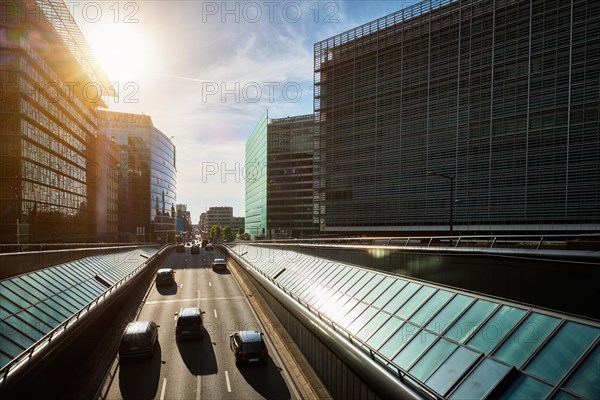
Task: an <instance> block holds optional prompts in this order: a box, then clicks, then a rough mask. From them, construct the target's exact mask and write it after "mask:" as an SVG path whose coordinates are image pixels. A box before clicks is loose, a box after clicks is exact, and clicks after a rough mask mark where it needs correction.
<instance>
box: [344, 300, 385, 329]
mask: <svg viewBox="0 0 600 400" xmlns="http://www.w3.org/2000/svg"><path fill="white" fill-rule="evenodd" d="M363 306H364V307H365V308H364V311H363V312H362V313H361V314H360V315H358V317H356V319H355V320H354V321H352V323H351V324H350V326H349V327H348V330H349V331H350V332H352V333H354V334H356V333H358V331H360V330H361V329H362V328H363V327H364V326H365V324H366V323H367V322H369V321H370V320H371V318H373V316H374V315H375V314H377V312H379V310H378V309H376V308H374V307H370V306H367V305H366V304H365V303H360V305H359V307H363ZM357 308H358V307H357Z"/></svg>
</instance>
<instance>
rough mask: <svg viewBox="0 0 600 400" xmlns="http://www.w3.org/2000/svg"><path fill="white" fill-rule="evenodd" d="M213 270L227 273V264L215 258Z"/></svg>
mask: <svg viewBox="0 0 600 400" xmlns="http://www.w3.org/2000/svg"><path fill="white" fill-rule="evenodd" d="M212 269H213V271H226V270H227V263H225V260H224V259H222V258H215V259H214V260H213V262H212Z"/></svg>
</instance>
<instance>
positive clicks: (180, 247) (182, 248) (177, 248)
mask: <svg viewBox="0 0 600 400" xmlns="http://www.w3.org/2000/svg"><path fill="white" fill-rule="evenodd" d="M175 251H176V252H177V253H185V246H184V245H183V243H177V245H176V246H175Z"/></svg>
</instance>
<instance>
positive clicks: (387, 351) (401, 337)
mask: <svg viewBox="0 0 600 400" xmlns="http://www.w3.org/2000/svg"><path fill="white" fill-rule="evenodd" d="M418 332H419V328H417V327H416V326H414V325H411V324H404V325H402V327H401V328H400V329H398V330H397V331H396V333H394V335H393V336H392V337H390V338H389V339H388V340H387V341H386V342H385V343H384V344H383V346H381V348H380V349H379V352H380V353H381V354H383V355H384V356H386V357H387V358H389V359H392V358H393V357H394V356H395V355H396V353H398V350H400V349H401V348H403V347H404V346H405V345H406V344H407V343H408V342H409V341H410V340H411V339H412V338H413V336H414V335H415V334H416V333H418Z"/></svg>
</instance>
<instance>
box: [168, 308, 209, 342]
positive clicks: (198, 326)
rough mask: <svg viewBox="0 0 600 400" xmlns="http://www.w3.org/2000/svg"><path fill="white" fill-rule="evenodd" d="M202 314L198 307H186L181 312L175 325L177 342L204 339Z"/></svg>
mask: <svg viewBox="0 0 600 400" xmlns="http://www.w3.org/2000/svg"><path fill="white" fill-rule="evenodd" d="M202 314H204V312H203V311H202V310H200V308H198V307H186V308H182V309H181V310H179V312H178V313H177V322H176V323H175V338H176V339H177V340H181V339H186V338H196V337H199V338H200V339H202V338H203V337H204V324H203V322H202Z"/></svg>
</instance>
